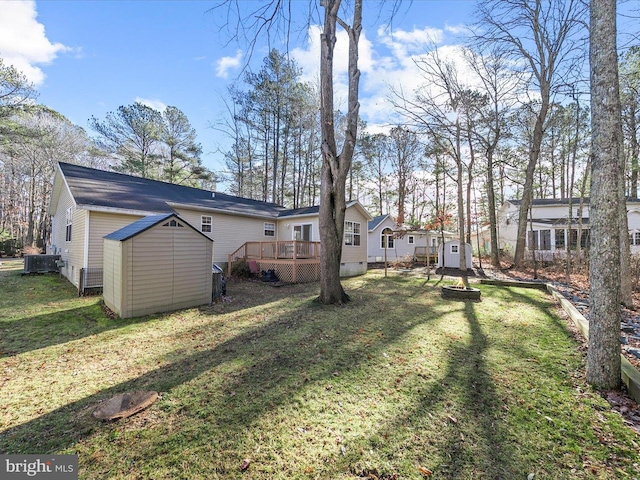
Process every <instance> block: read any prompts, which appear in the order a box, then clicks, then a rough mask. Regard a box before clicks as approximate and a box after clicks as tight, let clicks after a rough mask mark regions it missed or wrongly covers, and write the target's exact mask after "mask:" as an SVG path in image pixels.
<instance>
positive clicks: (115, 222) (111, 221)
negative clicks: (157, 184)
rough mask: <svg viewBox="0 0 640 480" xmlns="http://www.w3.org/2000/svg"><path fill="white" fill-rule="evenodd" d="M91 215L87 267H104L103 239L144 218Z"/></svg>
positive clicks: (103, 214) (112, 214) (105, 213)
mask: <svg viewBox="0 0 640 480" xmlns="http://www.w3.org/2000/svg"><path fill="white" fill-rule="evenodd" d="M88 214H89V252H88V264H87V267H98V268H101V267H102V258H103V245H102V243H103V239H104V237H105V235H109V234H110V233H112V232H115V231H116V230H119V229H121V228H122V227H125V226H127V225H129V224H131V223H133V222H135V221H136V220H139V219H140V218H142V217H141V216H140V215H125V214H119V213H107V212H94V211H90V212H88Z"/></svg>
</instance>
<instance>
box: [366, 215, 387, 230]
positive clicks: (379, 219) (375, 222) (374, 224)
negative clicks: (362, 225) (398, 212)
mask: <svg viewBox="0 0 640 480" xmlns="http://www.w3.org/2000/svg"><path fill="white" fill-rule="evenodd" d="M388 216H389V215H388V214H387V215H378V216H377V217H373V220H369V223H368V224H367V227H368V228H369V231H371V230H375V229H376V227H377V226H378V225H380V224H381V223H382V222H383V221H384V219H385V218H387V217H388Z"/></svg>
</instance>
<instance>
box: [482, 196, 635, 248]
mask: <svg viewBox="0 0 640 480" xmlns="http://www.w3.org/2000/svg"><path fill="white" fill-rule="evenodd" d="M521 203H522V202H521V200H508V201H506V202H504V204H503V205H502V206H501V207H500V209H499V210H498V215H497V221H498V225H497V227H498V228H497V233H498V248H500V249H501V250H502V251H506V252H509V253H511V254H513V252H514V251H515V245H516V239H517V234H518V212H519V209H520V204H521ZM571 204H572V208H571V219H569V200H568V199H564V200H558V199H534V200H533V201H532V202H531V211H530V215H529V217H528V221H527V237H526V246H527V250H528V251H529V252H531V251H532V250H534V249H535V251H536V258H538V259H543V260H550V259H552V258H553V257H554V256H562V255H563V253H565V252H566V251H567V246H569V248H570V249H576V248H577V245H578V237H580V247H581V248H585V249H588V248H589V237H590V233H591V230H590V224H589V199H588V198H584V199H582V215H581V216H580V218H578V212H579V209H580V199H579V198H574V199H572V200H571ZM627 218H628V222H629V241H630V245H631V253H640V200H638V199H627ZM480 235H481V242H482V245H483V248H484V250H485V252H487V253H488V252H489V251H490V247H491V242H490V240H491V237H490V231H489V228H488V227H484V228H483V229H481V232H480ZM529 254H530V253H529Z"/></svg>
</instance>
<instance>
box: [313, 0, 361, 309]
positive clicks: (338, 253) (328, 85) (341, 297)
mask: <svg viewBox="0 0 640 480" xmlns="http://www.w3.org/2000/svg"><path fill="white" fill-rule="evenodd" d="M341 3H342V2H341V0H323V2H322V6H323V7H324V31H323V33H322V35H321V41H320V42H321V47H320V48H321V50H320V98H321V104H320V119H321V120H320V121H321V123H320V126H321V131H322V158H323V162H322V171H321V182H320V218H319V223H320V242H321V245H322V248H321V250H320V297H319V300H320V302H321V303H325V304H342V303H344V302H347V301H349V296H348V295H347V294H346V292H345V291H344V289H343V288H342V283H341V282H340V261H341V258H342V243H343V238H344V228H345V225H344V218H345V211H346V199H345V186H346V181H347V175H348V173H349V169H350V168H351V160H352V158H353V153H354V151H355V146H356V138H357V133H358V112H359V110H360V104H359V102H358V88H359V84H360V70H359V69H358V42H359V40H360V33H361V32H362V0H354V2H353V10H352V17H351V24H350V25H349V24H347V23H346V22H345V21H344V20H343V18H342V17H340V4H341ZM338 25H340V26H341V27H342V28H343V29H344V30H345V31H346V32H347V35H348V37H349V60H348V82H349V86H348V99H347V113H346V115H347V128H346V131H345V136H346V138H345V141H344V143H343V145H342V149H341V151H340V152H338V145H337V143H336V132H335V127H334V123H335V122H334V111H335V108H334V96H333V87H334V85H333V60H334V49H335V45H336V30H337V26H338Z"/></svg>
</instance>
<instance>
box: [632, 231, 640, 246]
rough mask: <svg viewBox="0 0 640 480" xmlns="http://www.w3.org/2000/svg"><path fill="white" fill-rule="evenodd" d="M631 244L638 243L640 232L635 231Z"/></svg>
mask: <svg viewBox="0 0 640 480" xmlns="http://www.w3.org/2000/svg"><path fill="white" fill-rule="evenodd" d="M633 245H640V232H635V234H634V242H633Z"/></svg>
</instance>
